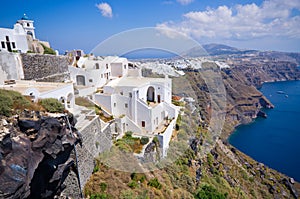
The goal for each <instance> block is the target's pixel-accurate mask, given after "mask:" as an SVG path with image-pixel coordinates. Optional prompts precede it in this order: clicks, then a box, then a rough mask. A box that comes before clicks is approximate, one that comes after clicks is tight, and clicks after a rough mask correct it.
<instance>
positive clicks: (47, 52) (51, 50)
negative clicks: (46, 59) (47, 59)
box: [41, 43, 56, 55]
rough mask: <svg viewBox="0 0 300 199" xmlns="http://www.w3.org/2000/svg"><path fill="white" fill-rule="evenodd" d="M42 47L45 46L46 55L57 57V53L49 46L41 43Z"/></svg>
mask: <svg viewBox="0 0 300 199" xmlns="http://www.w3.org/2000/svg"><path fill="white" fill-rule="evenodd" d="M41 45H42V46H43V48H44V54H48V55H56V52H55V51H54V50H53V49H52V48H49V47H47V46H45V45H44V44H42V43H41Z"/></svg>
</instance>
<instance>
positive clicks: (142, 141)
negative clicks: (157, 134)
mask: <svg viewBox="0 0 300 199" xmlns="http://www.w3.org/2000/svg"><path fill="white" fill-rule="evenodd" d="M148 142H149V138H148V137H145V136H143V137H142V138H141V144H142V145H145V144H147V143H148Z"/></svg>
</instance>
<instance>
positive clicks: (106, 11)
mask: <svg viewBox="0 0 300 199" xmlns="http://www.w3.org/2000/svg"><path fill="white" fill-rule="evenodd" d="M96 7H97V8H98V9H99V10H100V11H101V14H102V16H103V17H109V18H112V17H113V12H112V9H111V7H110V5H109V4H108V3H99V4H96Z"/></svg>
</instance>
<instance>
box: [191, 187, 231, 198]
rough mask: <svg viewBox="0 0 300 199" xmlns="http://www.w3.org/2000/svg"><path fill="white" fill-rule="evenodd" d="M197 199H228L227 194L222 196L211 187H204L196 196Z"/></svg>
mask: <svg viewBox="0 0 300 199" xmlns="http://www.w3.org/2000/svg"><path fill="white" fill-rule="evenodd" d="M195 198H196V199H226V198H227V194H222V193H220V192H218V191H217V189H216V188H214V187H213V186H211V185H204V186H202V187H201V189H200V190H199V191H198V192H197V193H196V195H195Z"/></svg>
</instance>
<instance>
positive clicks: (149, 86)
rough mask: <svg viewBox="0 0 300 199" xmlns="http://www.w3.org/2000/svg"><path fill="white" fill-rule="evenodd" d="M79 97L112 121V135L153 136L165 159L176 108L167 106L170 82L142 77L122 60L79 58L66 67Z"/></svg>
mask: <svg viewBox="0 0 300 199" xmlns="http://www.w3.org/2000/svg"><path fill="white" fill-rule="evenodd" d="M69 71H70V76H71V80H72V81H73V82H74V84H75V87H76V89H77V94H78V95H79V96H90V98H92V99H93V101H94V102H95V103H96V104H97V105H98V106H100V107H101V109H102V110H103V111H104V112H105V113H106V114H108V115H111V116H113V117H114V118H116V119H115V121H114V125H115V136H122V135H123V134H124V133H125V132H126V131H132V132H133V133H134V135H135V136H148V137H150V138H153V137H154V136H157V137H158V139H159V141H160V144H161V148H162V152H163V153H162V154H163V155H164V156H165V155H166V152H167V148H168V144H169V141H170V139H171V135H172V132H173V128H174V126H175V123H176V119H177V115H178V108H177V107H176V106H174V105H173V104H172V103H171V101H172V100H171V98H172V80H171V79H170V78H168V77H167V76H166V77H165V78H146V77H143V76H142V75H141V69H140V68H138V67H137V66H135V64H134V63H131V62H129V61H128V60H127V59H126V58H122V57H116V56H108V57H95V56H81V57H79V58H77V59H74V61H73V63H72V64H71V65H70V66H69Z"/></svg>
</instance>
